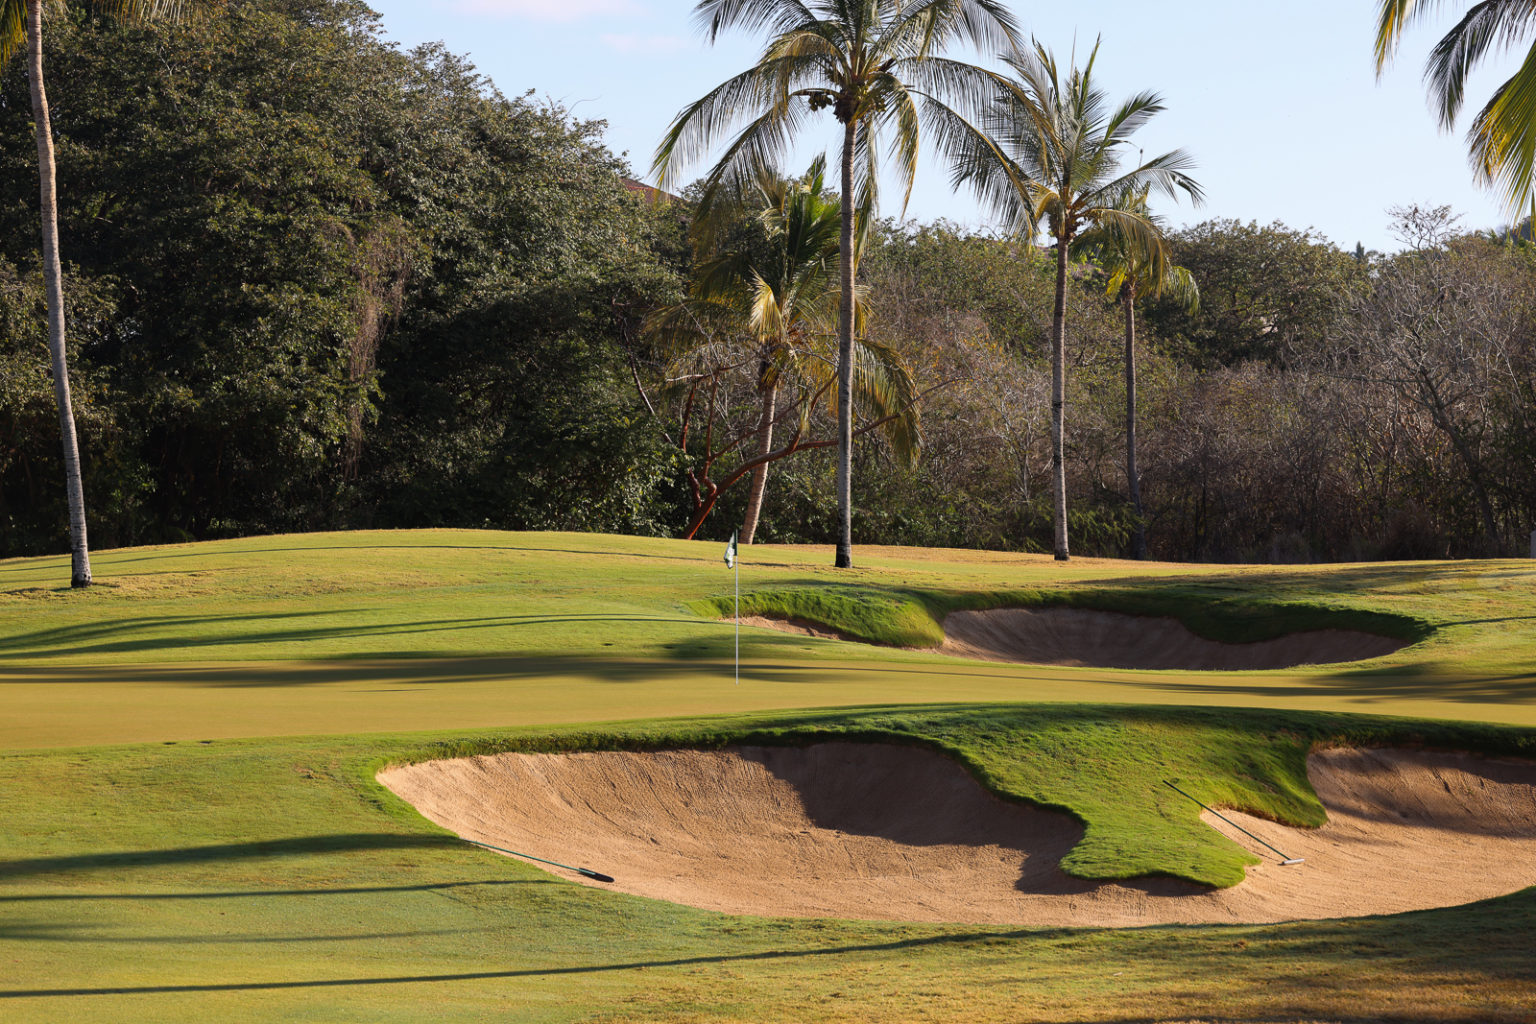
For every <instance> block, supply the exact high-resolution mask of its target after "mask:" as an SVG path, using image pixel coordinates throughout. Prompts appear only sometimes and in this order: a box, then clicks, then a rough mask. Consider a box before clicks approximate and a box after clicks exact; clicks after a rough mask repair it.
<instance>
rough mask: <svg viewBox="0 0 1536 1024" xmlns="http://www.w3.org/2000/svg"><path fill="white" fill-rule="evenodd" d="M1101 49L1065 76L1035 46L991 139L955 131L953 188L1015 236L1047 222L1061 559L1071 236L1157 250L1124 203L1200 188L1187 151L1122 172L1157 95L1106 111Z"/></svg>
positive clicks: (1017, 58) (1062, 554) (1140, 218)
mask: <svg viewBox="0 0 1536 1024" xmlns="http://www.w3.org/2000/svg"><path fill="white" fill-rule="evenodd" d="M1098 52H1099V44H1098V43H1097V42H1095V43H1094V46H1093V52H1092V53H1090V54H1089V56H1088V63H1087V64H1086V65H1085V66H1084V67H1082V68H1081V69H1079V68H1072V69H1071V71H1070V73H1069V74H1068V75H1067V77H1066V78H1065V79H1063V78H1062V76H1061V74H1060V72H1059V70H1058V68H1057V66H1056V58H1055V57H1054V56H1052V54H1051V52H1050V51H1049V50H1047V49H1046V48H1045V47H1044V46H1043V45H1041V44H1040V43H1039V42H1038V41H1036V42H1035V43H1034V46H1033V49H1032V50H1030V51H1024V52H1015V53H1012V54H1010V55H1008V56H1007V57H1005V58H1004V59H1005V61H1006V62H1007V64H1008V65H1009V67H1010V68H1011V69H1012V70H1013V72H1014V75H1015V76H1016V77H1013V78H1011V79H1009V80H1008V81H1007V83H1006V87H1005V89H1004V91H1003V92H1002V93H1000V94H998V95H997V96H996V97H995V99H994V101H993V103H992V105H991V107H990V109H989V110H988V111H987V112H986V114H985V115H984V116H983V118H982V121H981V126H982V128H983V130H984V131H985V135H986V138H985V139H983V138H982V137H981V136H978V135H973V134H964V133H959V132H957V133H956V134H955V136H954V144H953V145H952V146H951V151H952V152H954V153H955V154H956V159H955V171H954V180H955V184H956V186H957V187H958V186H961V185H969V186H971V187H972V188H974V189H975V190H976V192H977V194H978V195H979V196H980V197H981V199H982V201H983V202H984V203H986V204H987V205H989V206H991V207H992V208H993V209H994V210H995V211H996V212H997V213H998V214H999V215H1000V216H1001V217H1002V218H1003V219H1004V220H1005V221H1006V222H1007V223H1008V224H1009V226H1010V227H1011V228H1012V229H1014V230H1016V231H1020V232H1023V233H1027V234H1031V235H1032V234H1033V233H1034V232H1035V231H1036V230H1037V227H1038V225H1040V224H1042V223H1043V224H1044V225H1045V227H1046V231H1047V233H1048V234H1049V235H1050V237H1051V238H1052V239H1053V240H1054V244H1055V250H1056V301H1055V308H1054V310H1053V312H1052V316H1051V470H1052V472H1051V476H1052V497H1053V499H1054V506H1055V508H1054V519H1055V538H1054V547H1055V553H1056V558H1057V560H1058V561H1066V560H1067V559H1068V558H1070V557H1071V554H1070V551H1069V549H1068V546H1067V477H1066V450H1065V449H1066V444H1065V441H1066V431H1065V406H1066V374H1065V359H1066V317H1067V266H1068V254H1069V253H1070V251H1071V248H1072V243H1073V241H1074V239H1076V238H1077V237H1078V235H1079V234H1081V233H1082V232H1083V231H1084V230H1086V229H1088V228H1091V227H1097V228H1098V229H1099V230H1101V231H1104V232H1106V233H1108V234H1112V235H1116V236H1120V237H1123V238H1124V239H1125V240H1126V244H1127V245H1130V246H1133V247H1137V248H1141V249H1144V250H1146V251H1152V250H1153V249H1155V248H1156V242H1155V238H1156V236H1157V231H1156V228H1155V225H1154V224H1153V223H1152V221H1151V220H1150V219H1149V218H1148V217H1147V215H1146V214H1145V213H1144V212H1138V211H1136V210H1133V209H1127V208H1126V204H1125V201H1124V197H1125V196H1126V195H1127V193H1135V192H1139V191H1143V190H1147V189H1150V188H1157V189H1160V190H1161V191H1163V192H1165V193H1167V194H1168V195H1169V196H1171V197H1173V198H1175V199H1176V198H1177V197H1178V193H1179V191H1181V190H1182V191H1184V192H1186V193H1188V194H1189V197H1190V198H1191V199H1192V200H1193V201H1194V202H1196V203H1199V202H1200V201H1201V200H1202V198H1203V195H1202V192H1201V189H1200V186H1199V185H1198V184H1196V183H1195V181H1194V179H1192V178H1190V177H1189V175H1188V174H1186V173H1185V171H1186V170H1187V169H1188V168H1190V167H1192V166H1193V164H1192V162H1191V160H1190V158H1189V156H1188V155H1187V154H1186V153H1184V151H1183V150H1174V151H1172V152H1170V153H1164V154H1163V155H1162V156H1158V157H1153V158H1152V159H1150V160H1146V159H1141V158H1140V156H1139V155H1138V163H1137V164H1136V166H1135V167H1133V168H1131V169H1130V170H1128V171H1122V170H1121V166H1120V157H1121V154H1122V151H1123V150H1125V149H1126V147H1128V146H1129V145H1130V136H1131V134H1132V133H1134V132H1135V131H1136V130H1137V129H1138V128H1140V127H1141V126H1142V125H1144V124H1146V123H1147V121H1148V120H1150V119H1151V118H1152V116H1153V115H1155V114H1157V113H1158V112H1159V111H1161V110H1162V109H1163V103H1162V99H1161V97H1159V96H1158V95H1157V94H1155V93H1150V92H1142V93H1138V94H1137V95H1135V96H1133V97H1131V98H1130V99H1128V100H1126V101H1125V102H1124V103H1122V104H1120V106H1118V107H1116V108H1114V109H1110V107H1109V106H1108V103H1107V100H1106V97H1105V95H1104V92H1103V90H1101V89H1099V88H1097V87H1096V86H1095V85H1094V82H1093V65H1094V61H1095V59H1096V58H1097V57H1098Z"/></svg>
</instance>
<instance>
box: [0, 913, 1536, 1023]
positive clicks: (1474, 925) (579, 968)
mask: <svg viewBox="0 0 1536 1024" xmlns="http://www.w3.org/2000/svg"><path fill="white" fill-rule="evenodd" d="M726 920H729V918H726ZM789 927H791V928H793V927H795V926H793V925H790V926H789ZM1532 928H1536V889H1527V890H1525V891H1523V892H1520V893H1516V894H1513V895H1510V896H1503V897H1499V898H1497V899H1492V900H1484V901H1481V902H1479V903H1472V904H1468V905H1466V906H1462V907H1452V908H1448V909H1444V910H1431V911H1418V912H1414V913H1409V914H1399V915H1394V916H1390V917H1368V918H1354V919H1347V920H1338V921H1304V922H1295V923H1291V924H1277V925H1175V926H1160V927H1151V928H1125V929H1103V928H1028V929H1007V930H991V931H968V932H960V933H951V934H942V935H928V936H920V937H915V938H901V939H895V940H891V941H887V942H863V943H842V944H834V945H817V946H814V947H809V948H804V947H802V948H790V949H767V950H748V951H743V952H737V953H732V952H717V953H711V954H707V955H699V956H682V957H673V958H666V959H661V958H657V959H647V960H632V961H625V962H617V963H598V964H557V965H547V966H534V967H525V968H514V969H504V970H492V971H458V972H453V973H440V974H427V973H417V974H395V975H380V976H372V977H350V978H318V979H307V980H297V979H283V980H274V981H245V982H226V983H219V982H206V983H194V984H165V985H140V986H132V985H128V986H100V987H63V986H61V987H57V988H34V989H10V990H3V989H0V1000H3V999H28V998H31V999H41V998H60V997H75V996H119V995H156V994H161V995H166V994H179V993H196V992H262V991H277V990H285V989H348V988H362V987H368V986H384V985H419V984H445V983H446V984H453V983H463V982H475V981H498V980H509V979H512V980H515V979H519V978H540V977H543V978H548V977H560V976H576V977H580V976H584V975H593V974H606V973H623V972H626V971H642V970H656V969H665V968H687V967H700V966H714V965H727V966H728V965H742V964H752V963H771V962H793V961H801V962H810V961H815V960H818V959H831V960H836V959H837V958H839V957H845V956H860V955H868V954H893V955H894V959H893V962H895V960H896V959H903V954H908V955H910V954H921V953H924V952H934V953H940V954H943V953H945V952H954V953H964V952H966V951H968V950H972V951H974V952H975V953H976V954H978V955H980V956H984V957H989V958H991V959H992V960H994V961H996V960H997V959H999V958H1018V957H1027V956H1028V955H1029V954H1030V953H1031V951H1032V950H1035V949H1037V948H1043V949H1052V948H1054V949H1055V950H1057V951H1061V950H1066V949H1079V948H1082V943H1083V940H1084V938H1085V937H1088V936H1093V937H1094V938H1093V944H1092V946H1091V947H1089V948H1088V951H1087V953H1086V955H1088V956H1089V957H1090V958H1092V957H1094V954H1093V953H1092V949H1102V950H1104V951H1105V952H1104V953H1102V954H1100V955H1098V957H1097V959H1098V960H1099V961H1100V962H1102V961H1103V960H1104V959H1105V958H1106V957H1107V958H1109V959H1112V960H1113V961H1114V962H1115V963H1116V965H1117V966H1120V965H1124V964H1157V963H1161V964H1166V965H1167V967H1166V969H1165V971H1164V976H1174V975H1179V976H1201V975H1211V974H1219V975H1220V976H1221V977H1222V978H1223V979H1224V985H1225V986H1226V987H1225V989H1221V990H1218V991H1225V992H1227V993H1228V994H1230V995H1239V994H1241V995H1244V996H1246V997H1247V998H1248V999H1249V1000H1250V1001H1251V1000H1253V999H1260V1000H1262V1001H1263V1003H1264V1004H1265V1005H1269V1006H1280V1005H1284V1006H1286V1007H1287V1009H1286V1012H1285V1014H1284V1017H1285V1019H1287V1020H1290V1019H1293V1018H1296V1017H1303V1016H1305V1017H1312V1016H1315V1015H1320V1016H1323V1017H1326V1019H1328V1020H1333V1021H1339V1022H1346V1021H1348V1022H1353V1021H1379V1020H1381V1019H1382V1017H1381V1015H1380V1013H1379V1012H1377V1011H1378V1008H1376V1007H1363V1008H1362V1007H1360V1006H1359V1004H1358V1003H1356V1004H1353V1005H1351V1004H1350V1003H1349V1000H1348V997H1347V991H1345V992H1343V993H1342V995H1341V992H1340V991H1337V990H1336V989H1338V984H1329V985H1323V986H1319V983H1318V979H1319V977H1320V976H1322V975H1332V974H1333V973H1334V972H1335V971H1340V972H1354V973H1355V974H1357V975H1359V976H1360V977H1361V978H1362V979H1363V980H1367V981H1376V982H1381V981H1383V980H1388V981H1390V980H1392V979H1420V980H1419V981H1417V982H1416V983H1417V984H1419V985H1421V986H1428V988H1427V989H1426V994H1428V992H1429V989H1432V988H1433V987H1434V985H1435V984H1437V982H1434V981H1430V980H1428V979H1443V978H1444V977H1445V976H1446V975H1447V974H1448V973H1449V974H1453V975H1454V976H1455V977H1456V978H1458V979H1466V980H1470V981H1471V982H1472V983H1473V984H1475V985H1484V986H1487V985H1489V984H1497V985H1498V986H1500V987H1499V988H1497V990H1494V989H1491V988H1487V987H1484V988H1483V989H1482V991H1483V994H1484V996H1485V997H1486V998H1484V999H1483V1001H1482V1003H1481V1005H1483V1006H1485V1007H1486V1008H1487V1009H1488V1010H1489V1011H1490V1012H1489V1013H1488V1016H1487V1019H1499V1020H1520V1019H1528V1018H1525V1017H1522V1016H1520V1015H1519V1014H1518V1013H1517V1014H1515V1015H1511V1014H1510V1013H1509V1012H1507V1011H1506V1010H1504V1009H1503V1007H1504V1006H1505V1005H1506V1004H1508V1005H1511V1006H1513V1005H1519V1000H1520V999H1521V996H1522V994H1524V993H1525V992H1526V991H1527V989H1528V987H1529V983H1530V981H1531V980H1532V979H1533V978H1536V959H1533V958H1532V957H1531V955H1530V946H1529V938H1528V937H1529V933H1530V930H1531V929H1532ZM724 941H730V940H729V939H726V940H724ZM1234 946H1235V947H1237V948H1240V949H1241V950H1242V966H1241V967H1237V966H1236V965H1235V964H1234V961H1233V952H1234ZM905 962H910V961H905ZM1149 969H1152V968H1149ZM1154 970H1155V969H1154ZM951 977H953V975H951ZM955 981H956V983H957V984H964V983H965V982H964V979H963V978H955ZM1439 983H1443V982H1439ZM1339 984H1343V982H1339ZM1452 988H1453V989H1454V990H1455V991H1453V993H1452V997H1453V998H1454V997H1455V996H1456V993H1457V992H1459V991H1460V988H1459V986H1457V985H1453V986H1452ZM1460 998H1462V999H1464V996H1462V997H1460ZM1495 999H1496V1000H1497V1001H1496V1002H1494V1001H1490V1000H1495ZM1457 1005H1458V1006H1460V1007H1461V1008H1462V1010H1465V1004H1464V1002H1458V1003H1457ZM1314 1011H1315V1012H1314ZM1178 1016H1180V1017H1182V1016H1184V1014H1182V1013H1180V1014H1178ZM1227 1016H1231V1015H1230V1014H1223V1017H1224V1018H1225V1017H1227ZM1270 1016H1271V1015H1269V1014H1264V1015H1263V1019H1270ZM1093 1019H1094V1020H1097V1021H1100V1022H1101V1024H1133V1022H1134V1024H1148V1022H1152V1021H1163V1020H1168V1019H1169V1014H1168V1013H1156V1014H1153V1015H1151V1016H1147V1017H1123V1018H1115V1019H1114V1020H1113V1021H1109V1020H1108V1019H1107V1018H1100V1017H1097V1016H1096V1017H1094V1018H1093ZM1393 1019H1396V1018H1395V1017H1394V1018H1393ZM1435 1019H1467V1018H1465V1017H1464V1016H1461V1017H1454V1018H1450V1017H1445V1016H1443V1015H1437V1016H1436V1018H1435Z"/></svg>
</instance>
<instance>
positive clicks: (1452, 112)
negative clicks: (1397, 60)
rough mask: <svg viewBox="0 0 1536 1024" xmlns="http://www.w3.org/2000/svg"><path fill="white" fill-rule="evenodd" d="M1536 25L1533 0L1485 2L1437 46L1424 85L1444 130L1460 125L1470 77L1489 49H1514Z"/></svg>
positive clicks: (1430, 58)
mask: <svg viewBox="0 0 1536 1024" xmlns="http://www.w3.org/2000/svg"><path fill="white" fill-rule="evenodd" d="M1533 22H1536V8H1533V7H1532V4H1531V2H1530V0H1485V2H1483V3H1478V4H1474V5H1473V6H1472V9H1471V10H1469V11H1468V12H1467V13H1466V15H1465V16H1464V17H1463V18H1462V19H1461V21H1460V22H1458V23H1457V24H1456V26H1455V27H1454V28H1452V29H1451V30H1450V31H1449V32H1447V33H1446V34H1445V35H1444V36H1443V37H1442V38H1441V39H1440V42H1438V43H1436V44H1435V48H1434V49H1433V50H1431V51H1430V54H1429V59H1428V60H1427V61H1426V62H1425V65H1424V81H1425V84H1426V85H1427V86H1428V88H1429V94H1430V100H1431V101H1432V102H1433V103H1434V104H1435V106H1436V108H1437V113H1438V115H1439V118H1440V127H1441V128H1445V129H1449V128H1451V127H1452V126H1453V125H1454V124H1455V123H1456V115H1457V114H1458V113H1459V112H1460V110H1461V104H1462V100H1463V99H1464V97H1465V90H1466V81H1467V76H1468V75H1470V74H1471V73H1472V70H1473V68H1474V67H1475V66H1476V64H1477V63H1478V62H1479V61H1481V60H1482V59H1483V57H1484V56H1485V55H1486V54H1487V52H1488V49H1489V47H1491V46H1493V45H1494V44H1498V45H1499V46H1501V47H1504V48H1508V47H1511V46H1514V45H1515V44H1517V43H1519V42H1520V41H1521V40H1522V39H1523V38H1524V37H1525V35H1526V33H1527V32H1529V31H1530V30H1531V29H1532V28H1533V27H1536V24H1533Z"/></svg>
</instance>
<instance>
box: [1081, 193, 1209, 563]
mask: <svg viewBox="0 0 1536 1024" xmlns="http://www.w3.org/2000/svg"><path fill="white" fill-rule="evenodd" d="M1147 191H1148V190H1147V189H1145V188H1143V189H1141V190H1140V191H1129V192H1126V193H1124V195H1123V196H1122V197H1121V200H1120V204H1119V205H1120V206H1121V207H1123V208H1124V209H1125V210H1127V211H1129V212H1132V213H1136V214H1139V215H1141V216H1143V217H1145V218H1146V219H1147V222H1148V223H1149V224H1150V225H1151V231H1149V232H1148V233H1146V234H1144V235H1135V236H1133V235H1127V234H1123V233H1120V232H1116V231H1112V230H1090V231H1088V232H1085V233H1084V234H1083V236H1082V238H1081V239H1080V240H1079V244H1080V246H1081V248H1082V249H1084V250H1086V251H1089V252H1091V253H1092V259H1093V261H1094V262H1095V263H1097V264H1098V266H1099V269H1101V270H1103V271H1104V272H1105V273H1106V274H1108V275H1109V283H1108V285H1106V287H1105V294H1107V295H1108V296H1109V297H1110V299H1111V300H1113V301H1116V302H1119V303H1120V305H1121V307H1122V308H1123V309H1124V310H1125V482H1126V487H1127V489H1128V491H1129V493H1130V497H1131V508H1132V510H1133V511H1134V512H1135V514H1136V526H1135V528H1134V530H1133V532H1132V534H1131V555H1132V557H1135V558H1146V557H1147V524H1146V519H1145V516H1144V514H1143V511H1142V507H1141V474H1140V471H1139V470H1138V469H1137V468H1136V300H1137V299H1138V298H1149V299H1158V298H1162V299H1168V300H1169V301H1171V302H1174V303H1176V304H1177V305H1178V306H1179V307H1180V308H1182V309H1184V310H1185V311H1186V312H1188V313H1191V314H1193V313H1196V312H1198V311H1199V309H1200V288H1199V286H1198V285H1196V283H1195V276H1194V275H1193V274H1191V273H1190V272H1189V270H1188V269H1186V268H1185V267H1180V266H1175V265H1174V263H1173V261H1172V259H1171V256H1170V254H1169V251H1168V240H1167V238H1168V236H1167V230H1166V226H1165V225H1164V223H1163V220H1162V218H1161V217H1157V216H1154V215H1153V214H1152V213H1151V212H1150V211H1149V210H1148V208H1147ZM1149 245H1150V246H1151V248H1147V246H1149Z"/></svg>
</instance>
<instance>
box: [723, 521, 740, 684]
mask: <svg viewBox="0 0 1536 1024" xmlns="http://www.w3.org/2000/svg"><path fill="white" fill-rule="evenodd" d="M725 567H726V568H727V569H735V570H736V685H737V686H740V685H741V561H740V559H738V558H737V557H736V531H735V530H732V531H731V542H730V543H729V544H727V545H726V546H725Z"/></svg>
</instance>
